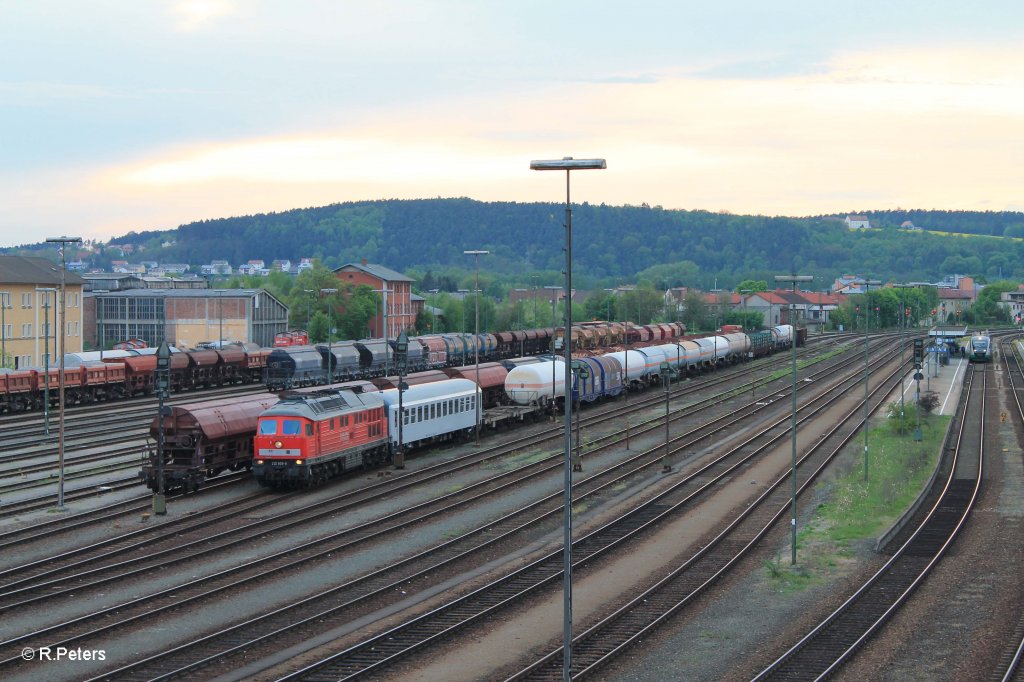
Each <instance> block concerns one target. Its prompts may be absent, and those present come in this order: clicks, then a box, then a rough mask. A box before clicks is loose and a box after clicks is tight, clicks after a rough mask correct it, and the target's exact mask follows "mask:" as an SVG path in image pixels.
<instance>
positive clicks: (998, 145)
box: [0, 48, 1024, 234]
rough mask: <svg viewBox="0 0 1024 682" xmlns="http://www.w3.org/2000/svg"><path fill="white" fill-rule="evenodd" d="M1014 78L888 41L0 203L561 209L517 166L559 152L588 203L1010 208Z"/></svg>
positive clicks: (379, 119) (339, 133)
mask: <svg viewBox="0 0 1024 682" xmlns="http://www.w3.org/2000/svg"><path fill="white" fill-rule="evenodd" d="M1022 79H1024V52H1022V51H1021V50H1018V49H1009V48H993V49H990V50H961V49H948V50H910V49H892V50H886V51H882V52H877V51H872V52H866V51H865V52H847V53H843V54H840V55H838V56H836V57H834V58H833V59H832V60H831V61H829V62H827V63H826V64H825V66H824V68H823V69H822V70H820V71H816V72H814V73H804V74H788V75H783V76H777V77H773V78H764V77H760V76H751V77H749V78H737V77H735V76H732V77H729V78H721V79H714V78H709V77H708V76H707V74H706V73H700V74H684V75H679V74H678V73H677V74H676V75H673V76H668V75H665V76H661V77H659V78H657V79H656V80H653V81H652V80H649V79H646V78H643V77H640V78H636V79H631V78H629V77H628V74H627V75H625V76H623V77H622V78H616V79H609V80H607V81H602V82H588V83H580V82H577V83H574V84H566V83H558V84H547V85H544V86H530V87H527V86H522V85H520V86H519V87H518V88H517V89H516V90H514V91H508V92H507V93H506V94H505V95H503V96H494V95H492V94H488V95H486V96H479V97H475V96H465V97H462V98H458V99H454V98H438V99H436V100H433V101H430V100H422V99H418V100H410V101H405V102H403V105H402V106H401V107H400V108H392V109H388V108H379V109H376V110H373V111H371V112H369V113H367V114H364V115H363V117H362V118H358V117H357V114H356V113H355V112H351V111H346V112H344V113H343V115H342V114H338V115H337V116H335V115H334V112H325V114H324V115H323V116H322V117H320V118H323V119H324V120H339V119H344V120H345V123H344V125H335V126H331V127H323V128H314V127H306V128H300V127H298V126H299V124H294V125H293V126H291V127H290V128H289V127H288V126H284V127H282V129H281V133H280V134H268V135H263V136H258V137H244V138H236V139H232V140H224V141H209V142H196V143H194V144H186V145H180V146H176V147H165V148H161V149H149V150H143V152H142V153H141V154H140V155H139V156H138V157H137V158H135V159H132V160H128V161H124V162H120V163H115V164H110V165H106V166H103V167H100V168H77V169H74V171H73V172H69V173H63V174H61V175H60V176H59V179H58V181H56V182H50V181H49V179H40V180H39V181H38V182H33V180H32V178H21V179H20V181H19V183H18V184H19V185H22V186H23V187H28V186H35V187H46V191H45V192H44V193H39V194H38V195H37V196H36V195H31V194H25V193H22V194H20V196H18V197H13V195H11V192H13V191H14V190H13V189H5V190H0V191H2V192H3V196H0V199H2V198H3V197H4V196H9V195H11V196H12V197H13V198H14V199H15V204H16V205H17V206H19V207H20V212H22V214H24V215H32V216H33V217H34V219H35V220H37V221H42V220H44V219H45V218H44V217H43V216H53V215H56V213H55V211H57V209H56V208H54V207H55V206H56V205H59V206H60V207H61V209H60V210H61V211H63V213H62V214H61V216H60V217H61V218H63V217H64V216H72V217H73V220H77V221H78V222H77V224H78V225H80V226H82V227H83V229H82V230H81V231H82V232H83V233H84V232H85V231H86V230H85V228H86V227H89V228H90V231H89V233H90V234H93V233H94V232H93V231H92V230H91V226H94V225H103V226H104V229H110V230H114V231H117V230H115V228H117V229H119V230H120V231H122V232H123V231H127V230H128V229H134V230H144V229H158V228H160V229H164V228H169V227H174V226H175V225H177V224H180V223H184V222H189V221H192V220H200V219H203V218H212V217H220V216H227V215H239V214H251V213H257V212H263V211H274V210H286V209H288V208H294V207H298V206H311V205H322V204H327V203H332V202H337V201H348V200H363V199H380V198H422V197H433V196H468V197H473V198H476V199H481V200H488V201H501V200H508V201H561V200H563V199H564V194H563V191H564V187H559V183H557V182H554V180H553V178H552V177H551V175H550V174H546V173H531V172H530V171H529V170H528V162H529V160H530V159H533V158H558V157H561V156H563V155H573V156H576V157H579V158H584V157H604V158H606V159H607V160H608V170H607V171H601V172H595V173H580V174H578V176H574V178H573V199H574V200H578V201H589V202H592V203H602V202H603V203H608V204H634V205H638V204H640V203H642V202H647V203H649V204H652V205H661V206H664V207H666V208H706V209H710V210H718V209H727V210H730V211H732V212H734V213H761V214H782V215H808V214H815V213H826V212H828V213H831V212H842V211H847V210H853V209H865V208H886V207H890V206H892V207H894V206H897V205H900V206H904V207H907V206H914V207H920V208H948V209H957V208H960V209H972V208H988V209H993V210H998V209H1014V208H1019V206H1020V202H1019V199H1018V198H1017V197H1018V196H1019V187H1020V186H1021V184H1024V170H1022V167H1021V164H1020V162H1019V157H1020V151H1021V149H1022V148H1024V131H1022V129H1021V127H1020V125H1019V121H1020V115H1021V113H1022V112H1024V87H1021V86H1022V85H1024V83H1022V82H1021V80H1022ZM313 118H315V117H313V116H309V117H307V118H306V119H304V122H308V121H309V120H310V119H313ZM22 181H23V182H22ZM26 202H27V203H26ZM0 203H4V202H2V201H0ZM852 204H855V205H852ZM9 207H10V206H9ZM72 224H74V223H72ZM58 231H60V230H58Z"/></svg>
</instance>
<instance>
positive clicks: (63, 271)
mask: <svg viewBox="0 0 1024 682" xmlns="http://www.w3.org/2000/svg"><path fill="white" fill-rule="evenodd" d="M46 241H47V242H50V243H53V244H60V347H59V348H58V352H59V357H60V376H58V377H57V384H58V386H59V388H58V395H59V398H58V401H59V402H58V404H57V409H58V412H57V414H58V417H57V462H58V466H59V468H60V479H59V482H58V484H57V508H58V509H64V327H65V326H66V324H67V322H66V320H67V312H66V304H67V299H66V297H65V279H66V275H67V271H68V266H67V258H66V255H67V254H66V251H67V245H68V244H81V243H82V238H81V237H51V238H50V239H47V240H46Z"/></svg>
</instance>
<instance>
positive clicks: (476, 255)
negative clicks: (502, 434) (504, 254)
mask: <svg viewBox="0 0 1024 682" xmlns="http://www.w3.org/2000/svg"><path fill="white" fill-rule="evenodd" d="M462 253H463V254H464V255H467V256H473V263H474V265H475V266H476V275H475V279H474V285H473V286H474V292H473V293H474V296H473V299H474V303H475V305H476V329H475V331H474V332H473V336H474V338H473V363H474V364H475V365H476V385H477V386H479V385H480V256H486V255H487V254H489V253H490V251H478V250H472V251H463V252H462ZM474 402H475V403H476V444H477V445H480V400H479V399H477V400H475V401H474Z"/></svg>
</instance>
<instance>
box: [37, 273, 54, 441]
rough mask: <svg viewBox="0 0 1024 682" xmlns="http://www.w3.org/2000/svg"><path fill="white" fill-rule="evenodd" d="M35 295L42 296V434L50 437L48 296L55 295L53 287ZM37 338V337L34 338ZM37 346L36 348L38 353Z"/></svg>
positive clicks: (38, 290)
mask: <svg viewBox="0 0 1024 682" xmlns="http://www.w3.org/2000/svg"><path fill="white" fill-rule="evenodd" d="M36 294H42V299H43V303H42V306H43V324H42V326H41V327H40V331H42V332H43V432H44V433H45V434H46V435H47V436H49V435H50V330H52V329H53V327H51V326H50V294H54V295H56V294H57V290H56V289H54V288H53V287H36ZM36 338H37V339H38V338H39V337H38V336H37V337H36ZM53 349H54V350H57V340H56V339H54V341H53ZM38 350H39V346H36V352H38Z"/></svg>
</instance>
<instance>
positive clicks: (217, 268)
mask: <svg viewBox="0 0 1024 682" xmlns="http://www.w3.org/2000/svg"><path fill="white" fill-rule="evenodd" d="M199 271H200V273H202V274H203V275H207V276H210V275H230V274H231V273H233V272H234V268H232V267H231V264H230V263H228V262H227V261H226V260H214V261H211V262H210V264H209V265H203V266H200V268H199Z"/></svg>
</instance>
